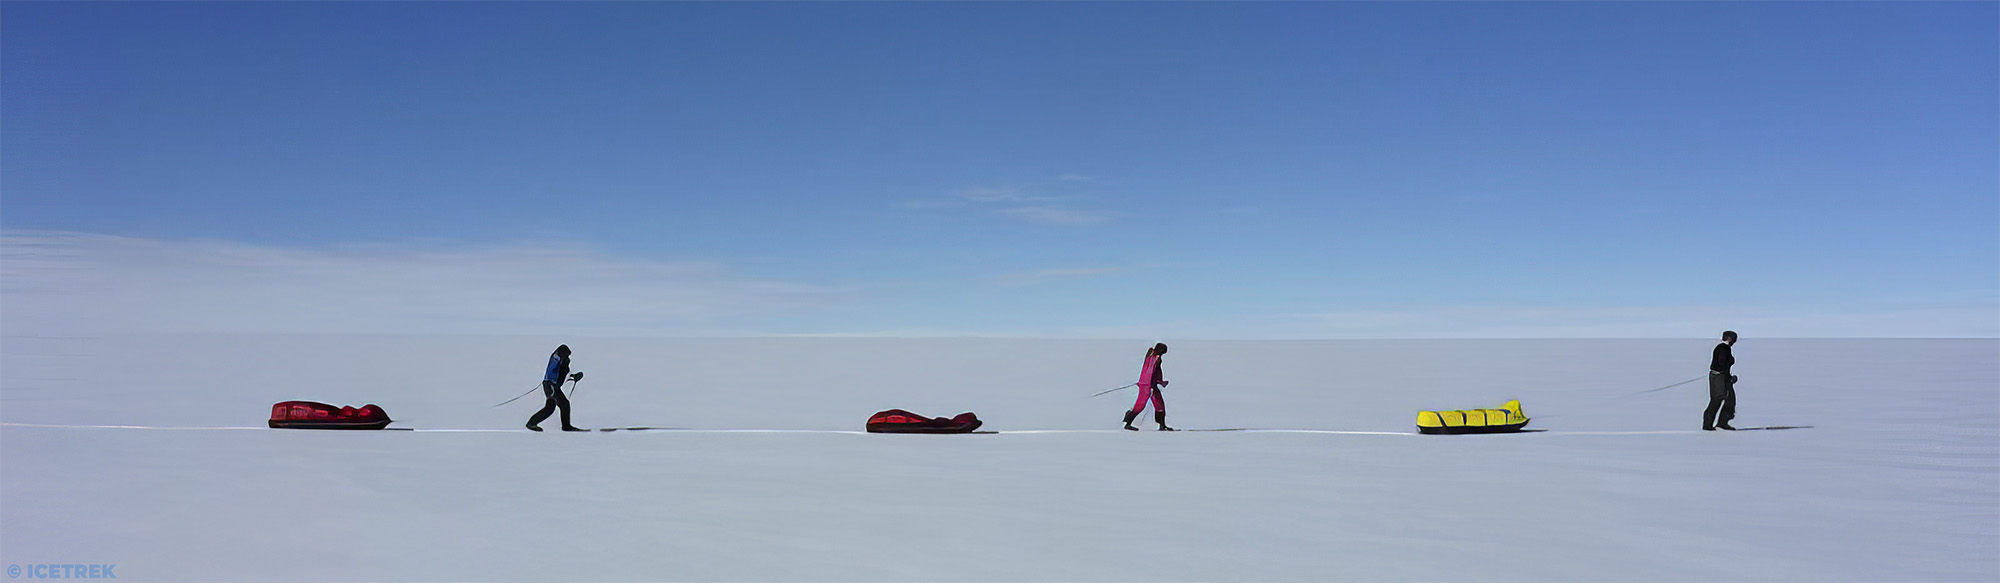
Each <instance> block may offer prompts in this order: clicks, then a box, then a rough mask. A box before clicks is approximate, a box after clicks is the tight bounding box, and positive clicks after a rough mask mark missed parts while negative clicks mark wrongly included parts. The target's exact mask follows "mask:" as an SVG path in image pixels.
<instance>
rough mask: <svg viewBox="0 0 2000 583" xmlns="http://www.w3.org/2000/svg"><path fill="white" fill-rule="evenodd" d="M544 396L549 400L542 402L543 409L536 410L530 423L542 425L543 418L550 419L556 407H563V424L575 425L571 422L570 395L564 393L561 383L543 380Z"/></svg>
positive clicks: (530, 418) (529, 419) (566, 425)
mask: <svg viewBox="0 0 2000 583" xmlns="http://www.w3.org/2000/svg"><path fill="white" fill-rule="evenodd" d="M542 398H544V399H547V400H548V401H547V402H546V403H543V404H542V410H540V411H536V412H535V416H534V417H529V418H528V424H529V425H541V424H542V420H544V419H548V418H549V414H550V413H554V412H555V411H556V409H558V408H560V409H562V426H563V427H573V426H572V425H570V424H569V396H568V395H564V394H563V392H562V388H561V387H560V386H559V385H557V384H555V383H551V382H548V381H542Z"/></svg>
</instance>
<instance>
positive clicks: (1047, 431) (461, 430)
mask: <svg viewBox="0 0 2000 583" xmlns="http://www.w3.org/2000/svg"><path fill="white" fill-rule="evenodd" d="M0 427H31V428H40V429H153V430H163V431H278V430H277V429H272V428H269V427H254V426H243V427H202V426H171V425H52V424H42V423H0ZM618 429H620V430H623V431H624V432H626V433H806V434H838V435H870V434H869V433H868V432H866V431H849V430H838V429H677V428H667V427H653V428H645V429H643V430H631V429H627V428H618ZM294 431H305V430H294ZM380 431H408V432H413V433H528V431H527V430H525V429H467V428H387V429H382V430H380ZM1122 432H1124V430H1122V429H1020V430H1012V431H995V432H992V433H984V432H982V434H985V435H1047V434H1062V433H1122ZM1211 432H1212V433H1298V434H1310V435H1422V434H1421V433H1417V432H1414V431H1343V430H1334V429H1228V430H1205V431H1204V430H1189V431H1182V432H1174V433H1211ZM581 433H599V432H598V431H584V432H581ZM604 433H613V432H604ZM1139 433H1158V432H1153V431H1141V432H1139ZM1695 433H1705V432H1703V431H1696V430H1692V429H1662V430H1653V431H1550V430H1541V431H1533V432H1524V433H1519V434H1514V433H1496V434H1491V435H1687V434H1695ZM883 435H898V434H893V433H890V434H883ZM1456 437H1466V436H1456Z"/></svg>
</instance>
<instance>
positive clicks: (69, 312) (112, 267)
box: [0, 233, 844, 334]
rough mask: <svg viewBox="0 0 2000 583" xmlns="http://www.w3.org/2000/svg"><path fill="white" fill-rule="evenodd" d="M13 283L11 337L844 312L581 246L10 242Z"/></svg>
mask: <svg viewBox="0 0 2000 583" xmlns="http://www.w3.org/2000/svg"><path fill="white" fill-rule="evenodd" d="M0 274H4V278H0V281H4V286H0V297H3V298H4V300H5V301H4V303H0V314H4V324H5V327H6V333H7V334H23V333H54V332H86V333H88V332H96V333H103V332H329V333H527V332H580V331H581V332H600V333H641V334H646V333H675V332H677V331H691V330H709V329H716V328H727V325H728V324H729V323H730V322H731V321H733V320H735V319H738V318H754V317H760V316H769V315H773V314H778V313H782V312H786V311H790V310H796V309H802V308H808V307H814V306H822V305H827V304H831V303H835V302H839V301H842V300H843V299H844V295H843V293H842V292H841V291H840V290H837V289H834V288H830V287H826V286H816V285H809V284H804V283H799V282H794V281H786V280H778V279H766V278H755V277H748V276H745V275H742V274H738V273H735V272H734V271H732V270H731V269H729V268H728V266H726V265H722V264H718V263H707V262H668V261H649V260H634V259H621V258H615V257H609V256H605V255H603V254H600V253H597V252H594V251H591V250H589V249H585V248H581V247H574V246H527V245H520V246H505V247H467V248H453V249H424V248H411V247H407V246H398V245H356V246H342V247H336V248H327V249H288V248H278V247H269V246H259V245H250V244H244V243H236V242H227V241H185V240H158V239H138V238H127V237H116V236H106V235H92V234H81V233H20V234H13V233H10V234H6V235H0Z"/></svg>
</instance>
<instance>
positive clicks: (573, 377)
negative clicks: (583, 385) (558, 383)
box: [569, 372, 583, 382]
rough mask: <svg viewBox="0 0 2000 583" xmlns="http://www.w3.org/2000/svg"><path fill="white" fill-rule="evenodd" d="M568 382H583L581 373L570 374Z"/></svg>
mask: <svg viewBox="0 0 2000 583" xmlns="http://www.w3.org/2000/svg"><path fill="white" fill-rule="evenodd" d="M569 380H570V382H576V381H580V380H583V373H580V372H578V373H570V375H569Z"/></svg>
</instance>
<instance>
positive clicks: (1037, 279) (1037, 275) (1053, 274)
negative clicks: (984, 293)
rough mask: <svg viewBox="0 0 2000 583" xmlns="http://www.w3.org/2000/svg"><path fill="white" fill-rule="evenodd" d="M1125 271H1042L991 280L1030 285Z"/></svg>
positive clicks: (1124, 270)
mask: <svg viewBox="0 0 2000 583" xmlns="http://www.w3.org/2000/svg"><path fill="white" fill-rule="evenodd" d="M1126 271H1129V270H1128V269H1125V268H1122V267H1084V268H1069V269H1043V270H1039V271H1027V272H1021V273H1008V274H1002V275H998V276H994V277H993V280H994V281H997V282H1000V283H1003V284H1007V285H1032V284H1037V283H1042V282H1045V281H1049V280H1053V279H1069V278H1079V277H1101V276H1106V275H1117V274H1120V273H1125V272H1126Z"/></svg>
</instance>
